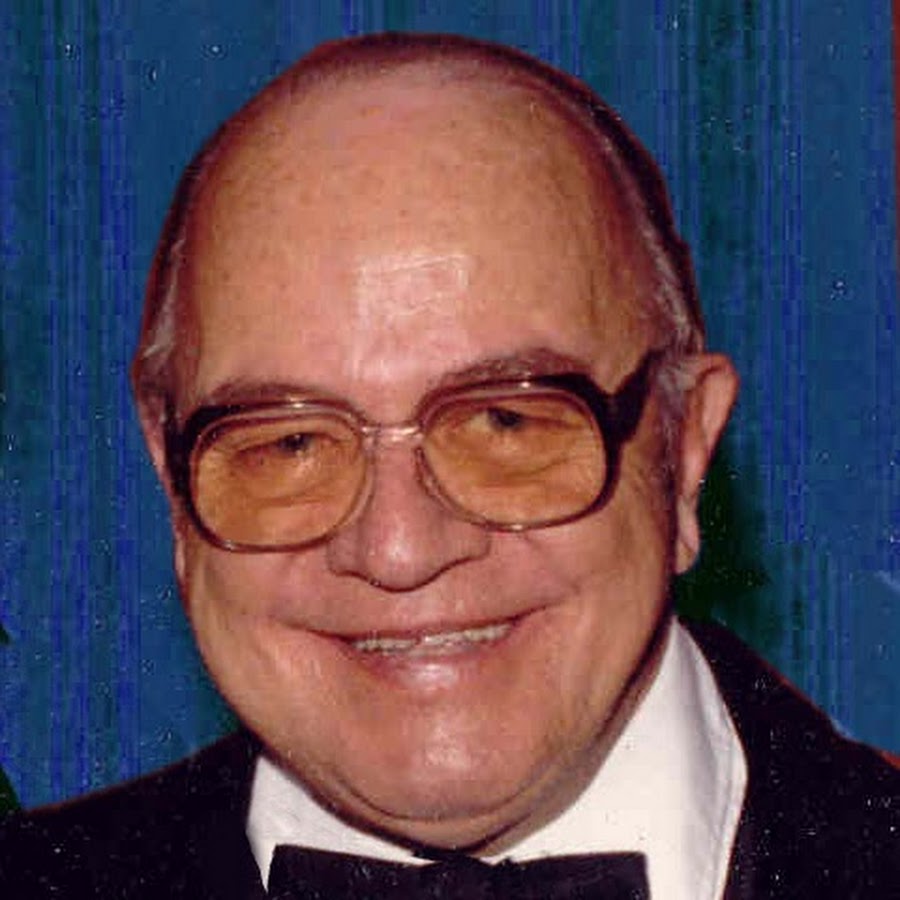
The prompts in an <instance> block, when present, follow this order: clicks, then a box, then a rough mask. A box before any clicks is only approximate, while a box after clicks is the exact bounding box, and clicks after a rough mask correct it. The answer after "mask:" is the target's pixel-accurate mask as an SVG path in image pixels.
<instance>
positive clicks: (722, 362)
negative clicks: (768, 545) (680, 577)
mask: <svg viewBox="0 0 900 900" xmlns="http://www.w3.org/2000/svg"><path fill="white" fill-rule="evenodd" d="M682 366H683V368H684V369H685V376H686V380H687V383H688V385H689V387H688V388H687V397H686V398H685V404H684V418H683V422H682V428H681V435H680V441H679V445H678V454H677V461H678V470H677V476H678V477H677V482H676V501H675V502H676V546H675V570H676V572H679V573H681V572H685V571H686V570H687V569H689V568H690V567H691V566H692V565H693V563H694V560H695V559H696V558H697V554H698V553H699V552H700V525H699V522H698V519H697V505H698V501H699V498H700V490H701V488H702V486H703V479H704V477H705V476H706V472H707V469H708V468H709V464H710V461H711V459H712V455H713V453H714V451H715V449H716V444H717V443H718V441H719V437H720V435H721V434H722V430H723V429H724V428H725V423H726V422H727V421H728V416H729V414H730V412H731V408H732V406H733V405H734V400H735V397H736V396H737V390H738V376H737V373H736V372H735V370H734V366H733V365H732V364H731V361H730V360H729V359H728V357H726V356H723V355H721V354H715V353H704V354H699V355H697V356H693V357H690V358H689V359H687V360H685V361H684V363H682Z"/></svg>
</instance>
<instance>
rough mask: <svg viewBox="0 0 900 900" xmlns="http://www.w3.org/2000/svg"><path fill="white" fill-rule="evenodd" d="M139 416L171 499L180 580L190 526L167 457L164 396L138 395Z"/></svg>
mask: <svg viewBox="0 0 900 900" xmlns="http://www.w3.org/2000/svg"><path fill="white" fill-rule="evenodd" d="M137 407H138V419H139V420H140V423H141V431H142V432H143V434H144V441H145V443H146V444H147V449H148V450H149V451H150V459H151V460H152V462H153V468H154V469H155V470H156V475H157V477H158V478H159V480H160V482H161V483H162V486H163V489H164V490H165V492H166V497H167V499H168V501H169V516H170V519H171V522H172V536H173V539H174V542H175V573H176V575H177V576H178V581H179V584H180V583H181V581H182V576H183V574H184V531H185V528H186V527H187V522H186V519H185V515H184V512H183V511H182V508H181V500H180V499H179V497H178V496H177V495H176V494H175V490H174V488H173V487H172V479H171V476H170V475H169V467H168V464H167V461H166V438H165V432H166V411H165V403H164V401H163V400H162V398H161V397H153V396H151V397H143V398H139V399H138V403H137Z"/></svg>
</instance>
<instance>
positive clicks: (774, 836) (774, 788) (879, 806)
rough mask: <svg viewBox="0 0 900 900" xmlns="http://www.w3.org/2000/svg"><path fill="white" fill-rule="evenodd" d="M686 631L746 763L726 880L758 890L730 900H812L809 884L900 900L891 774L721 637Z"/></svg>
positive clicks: (721, 632)
mask: <svg viewBox="0 0 900 900" xmlns="http://www.w3.org/2000/svg"><path fill="white" fill-rule="evenodd" d="M688 629H689V631H690V632H691V634H692V636H693V637H694V639H695V640H696V642H697V643H698V645H699V646H700V649H701V650H702V651H703V654H704V655H705V657H706V659H707V661H708V662H709V664H710V666H711V668H712V670H713V674H714V675H715V678H716V681H717V684H718V687H719V690H720V692H721V694H722V696H723V698H724V700H725V702H726V704H727V706H728V708H729V711H730V713H731V716H732V719H733V721H734V724H735V727H736V729H737V732H738V736H739V737H740V740H741V743H742V745H743V748H744V751H745V755H746V758H747V768H748V783H747V797H746V800H745V804H744V810H743V814H742V818H741V825H740V829H739V833H738V843H737V847H736V849H735V861H736V863H735V867H734V868H735V870H736V871H735V880H736V881H740V880H741V879H744V880H747V881H748V882H749V881H753V882H755V883H757V885H762V884H764V885H767V887H766V888H765V889H764V890H763V889H760V890H758V891H756V892H754V893H747V894H742V893H740V892H739V893H737V894H736V895H735V896H757V895H758V896H779V897H789V896H795V895H796V896H813V895H814V894H811V893H810V891H811V890H813V889H814V888H816V886H817V885H821V886H822V887H821V889H826V888H827V889H829V890H833V889H839V890H844V891H845V893H844V894H842V896H853V897H857V896H861V897H862V896H865V897H869V896H872V897H876V896H877V897H883V896H889V894H885V893H883V891H884V889H885V887H886V886H888V885H891V890H897V896H900V770H898V769H897V768H896V767H895V766H894V765H892V764H891V763H890V762H889V761H888V759H887V757H886V756H885V755H884V754H882V753H879V752H878V751H876V750H874V749H873V748H871V747H868V746H865V745H863V744H860V743H857V742H856V741H852V740H849V739H848V738H846V737H845V736H843V735H841V734H840V733H839V732H838V731H837V730H836V729H835V727H834V726H833V724H832V723H831V721H830V720H829V719H828V717H827V716H826V715H825V714H824V713H823V712H822V711H821V710H819V709H817V708H816V707H815V706H814V705H813V704H812V703H811V702H810V701H809V700H807V699H806V698H805V697H803V696H802V695H801V694H800V693H799V692H798V691H797V690H796V689H795V688H794V687H793V686H791V685H790V684H789V683H788V682H787V681H786V680H785V679H784V678H782V676H780V675H779V674H778V673H777V672H776V671H775V670H774V669H772V668H771V667H770V666H769V665H768V664H766V663H765V662H763V661H762V660H761V659H759V657H757V656H756V655H755V654H754V653H753V652H752V651H751V650H750V649H749V648H748V647H746V646H745V645H744V644H743V643H742V642H741V641H740V640H738V638H736V637H734V636H733V635H732V634H730V633H729V632H727V631H726V630H725V629H723V628H720V627H718V626H715V625H709V624H702V625H699V624H696V623H689V624H688ZM788 885H796V891H797V892H798V893H791V890H790V888H788ZM838 886H840V888H838ZM766 891H769V892H768V893H767V892H766ZM879 891H881V892H879ZM803 892H805V893H803ZM827 896H835V894H833V893H829V894H828V895H827ZM890 896H893V895H890Z"/></svg>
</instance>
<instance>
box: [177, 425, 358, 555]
mask: <svg viewBox="0 0 900 900" xmlns="http://www.w3.org/2000/svg"><path fill="white" fill-rule="evenodd" d="M364 476H365V460H364V456H363V453H362V444H361V438H360V436H359V434H358V433H357V431H356V429H354V428H353V426H352V424H351V423H350V422H349V421H347V420H345V419H344V418H342V417H341V416H339V415H336V414H333V413H325V414H320V413H290V414H285V413H280V414H279V415H276V416H272V415H269V416H265V415H260V414H256V415H253V416H245V417H241V416H236V417H234V418H232V419H226V420H224V421H221V422H218V423H216V425H214V426H213V427H211V428H210V430H209V431H208V432H207V433H206V434H204V435H202V436H201V438H200V440H199V441H198V442H197V449H196V450H195V453H194V458H193V465H192V493H193V497H194V505H195V507H196V510H197V513H198V515H199V517H200V520H201V521H202V522H203V524H204V525H205V526H206V527H207V529H208V530H209V531H211V532H212V533H213V534H215V535H216V536H217V537H218V538H220V539H221V540H224V541H227V542H230V543H234V544H242V545H245V546H253V547H280V546H291V545H297V544H302V543H305V542H307V541H313V540H316V539H317V538H319V537H322V536H323V535H324V534H327V533H328V532H329V531H330V530H331V529H332V528H334V527H335V526H336V525H337V524H338V523H339V522H340V521H341V520H342V519H343V518H344V516H346V515H347V513H348V512H349V511H350V509H351V508H352V506H353V503H354V501H355V500H356V497H357V494H358V493H359V490H360V488H361V486H362V482H363V479H364Z"/></svg>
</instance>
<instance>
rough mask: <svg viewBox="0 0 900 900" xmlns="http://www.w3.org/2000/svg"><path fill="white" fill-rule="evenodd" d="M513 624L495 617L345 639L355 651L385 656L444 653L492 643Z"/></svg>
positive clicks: (511, 621)
mask: <svg viewBox="0 0 900 900" xmlns="http://www.w3.org/2000/svg"><path fill="white" fill-rule="evenodd" d="M514 627H515V619H512V618H509V619H496V620H493V621H490V622H485V623H482V624H478V625H463V626H461V627H460V626H450V627H444V628H429V629H420V630H418V631H413V632H406V633H401V634H383V633H376V634H369V635H365V636H363V637H360V638H356V639H353V640H350V641H349V644H350V646H351V648H352V649H353V650H354V651H355V652H357V653H371V654H381V655H385V656H401V655H402V656H417V657H433V656H448V655H452V654H454V653H460V652H468V651H470V650H474V649H476V648H478V647H480V646H483V645H491V644H496V643H498V642H499V641H501V640H503V638H505V637H506V635H507V634H509V632H510V630H511V629H512V628H514Z"/></svg>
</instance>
